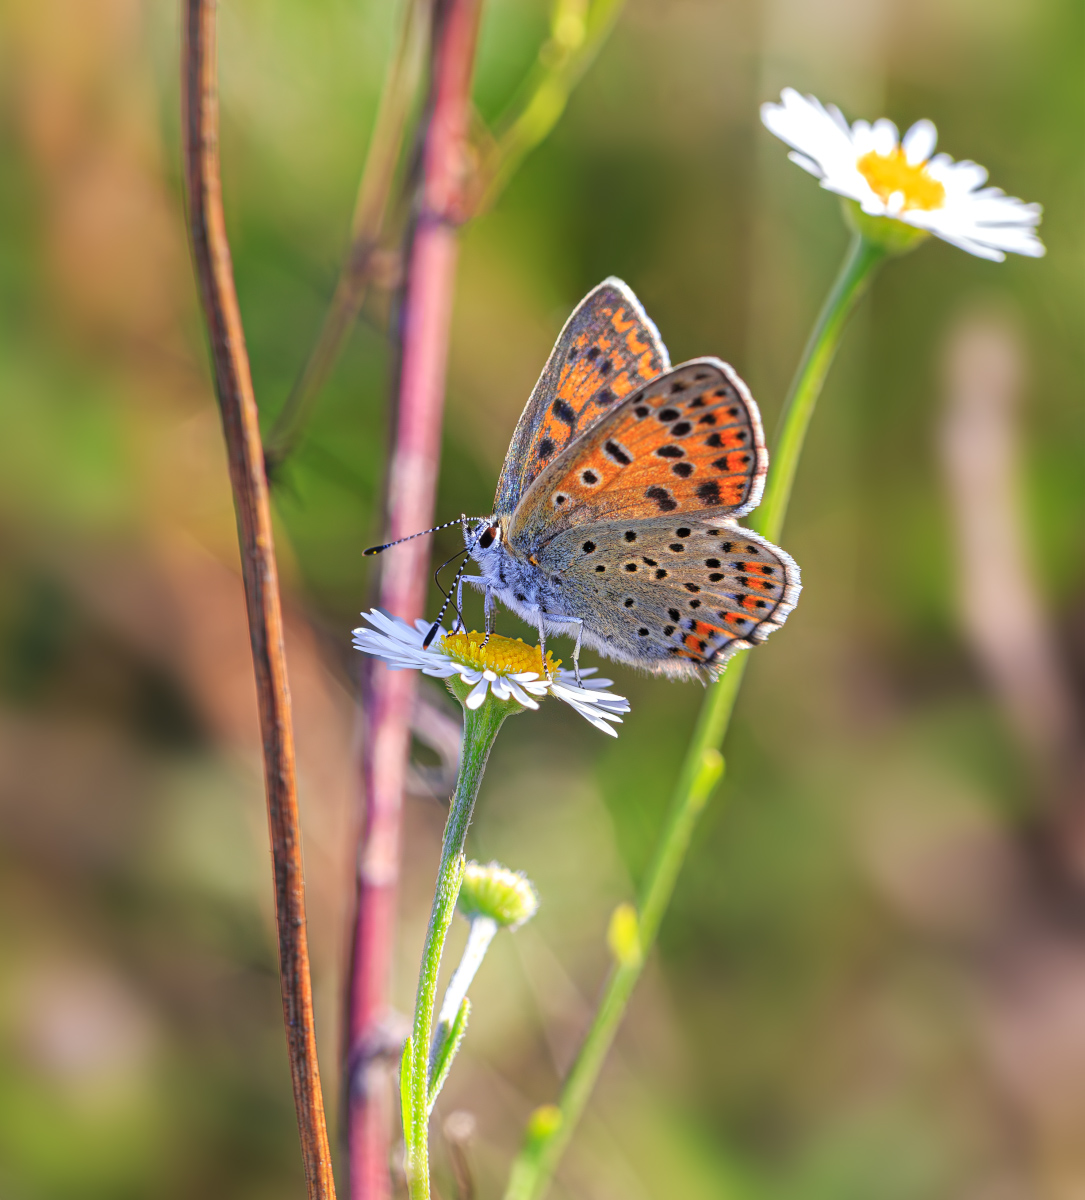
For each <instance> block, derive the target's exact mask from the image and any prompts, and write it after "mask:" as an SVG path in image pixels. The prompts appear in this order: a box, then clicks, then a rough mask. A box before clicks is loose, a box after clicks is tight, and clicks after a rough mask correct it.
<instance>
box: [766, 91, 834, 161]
mask: <svg viewBox="0 0 1085 1200" xmlns="http://www.w3.org/2000/svg"><path fill="white" fill-rule="evenodd" d="M780 98H781V101H782V103H780V104H763V105H762V106H761V120H762V121H763V122H764V124H765V127H766V128H767V129H768V130H769V131H770V132H771V133H774V134H775V135H776V136H777V137H778V138H779V139H780V140H781V141H783V142H787V144H788V145H789V146H791V147H792V149H794V150H797V151H798V152H799V153H800V154H801V155H802V157H803V158H805V159H807V160H809V161H811V162H814V163H816V164H817V165H818V167H819V168H820V172H819V173H828V172H830V171H833V170H839V169H842V168H843V167H844V166H845V165H846V164H847V163H848V162H852V163H854V160H855V151H854V148H853V146H852V140H851V135H850V133H849V132H848V129H847V126H846V125H844V126H841V125H840V124H838V122H837V121H836V120H835V119H834V118H833V116H832V115H831V114H830V113H828V112H826V110H825V109H824V108H823V107H822V105H821V103H820V102H819V101H818V100H816V99H815V98H814V97H813V96H800V95H799V93H798V92H796V91H795V90H794V89H793V88H785V89H784V90H783V92H782V93H781V97H780Z"/></svg>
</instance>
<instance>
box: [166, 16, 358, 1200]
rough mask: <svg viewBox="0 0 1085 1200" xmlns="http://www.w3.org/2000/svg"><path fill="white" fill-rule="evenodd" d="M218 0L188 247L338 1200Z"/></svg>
mask: <svg viewBox="0 0 1085 1200" xmlns="http://www.w3.org/2000/svg"><path fill="white" fill-rule="evenodd" d="M215 8H216V4H215V0H185V3H184V10H183V13H184V48H183V52H182V53H183V58H182V74H181V86H182V125H183V129H184V140H185V145H184V154H185V163H184V166H185V181H186V184H187V190H188V204H189V226H190V231H191V237H192V255H193V259H194V261H195V266H196V275H197V279H198V282H199V290H200V301H201V303H202V305H203V311H204V316H205V318H206V320H207V330H208V336H209V339H210V343H211V365H212V371H213V375H214V381H215V393H216V395H217V396H218V402H219V408H220V410H221V412H222V428H223V433H224V434H225V438H226V451H227V456H228V459H229V465H230V482H231V484H232V485H233V493H234V504H235V507H236V509H237V518H238V525H239V527H240V528H239V540H240V545H241V571H242V577H243V579H244V584H245V602H246V605H247V608H248V616H249V634H250V638H251V642H252V659H253V667H254V670H255V673H256V693H257V697H258V701H259V709H260V731H261V734H262V737H263V748H264V780H265V784H266V787H267V805H268V824H269V827H270V834H271V852H272V860H273V863H274V873H275V917H276V922H277V925H278V935H279V970H280V976H281V982H282V996H283V1019H284V1022H285V1025H286V1041H287V1047H288V1050H289V1055H290V1076H291V1079H292V1081H293V1085H294V1104H295V1107H296V1109H297V1115H298V1129H299V1132H300V1134H301V1149H302V1157H303V1160H304V1164H305V1179H306V1185H307V1190H308V1196H309V1200H334V1197H335V1180H334V1178H333V1176H332V1164H331V1153H330V1150H329V1148H328V1132H327V1126H326V1123H325V1119H324V1100H323V1097H322V1095H321V1090H320V1075H319V1071H318V1068H317V1057H316V1037H315V1034H314V1028H313V994H312V983H311V981H310V978H309V947H308V939H307V937H306V932H305V885H304V882H303V879H302V863H301V829H300V826H299V823H298V797H297V782H296V777H295V763H294V731H293V724H292V721H291V711H290V692H289V688H288V685H287V678H286V659H285V656H284V652H283V617H282V604H281V601H280V599H279V579H278V571H277V568H276V565H275V549H274V545H273V543H272V535H271V510H270V507H269V505H268V487H267V476H266V474H265V472H264V454H263V449H262V447H261V444H260V429H259V425H258V420H257V411H256V398H255V396H254V395H253V389H252V376H251V373H250V371H249V359H248V353H247V352H246V349H245V335H244V331H243V329H242V326H241V312H240V309H239V308H238V303H237V292H236V290H235V288H234V278H233V264H232V262H231V259H230V246H229V242H228V241H227V238H226V221H225V217H224V215H223V211H222V184H221V178H220V174H219V121H218V86H217V52H216V38H215Z"/></svg>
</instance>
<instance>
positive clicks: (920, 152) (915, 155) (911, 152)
mask: <svg viewBox="0 0 1085 1200" xmlns="http://www.w3.org/2000/svg"><path fill="white" fill-rule="evenodd" d="M937 144H938V130H937V129H935V127H934V122H933V121H926V120H924V121H916V123H915V124H914V125H913V126H912V127H911V129H909V130H908V132H907V133H906V134H905V135H904V138H903V140H902V141H901V148H902V149H903V150H904V155H905V157H906V158H907V160H908V162H909V163H911V165H912V166H913V167H916V166H918V165H919V164H920V163H922V162H926V161H927V159H928V158H930V156H931V155H932V154H933V153H934V147H935V146H936V145H937Z"/></svg>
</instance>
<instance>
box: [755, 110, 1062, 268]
mask: <svg viewBox="0 0 1085 1200" xmlns="http://www.w3.org/2000/svg"><path fill="white" fill-rule="evenodd" d="M780 100H781V103H779V104H763V105H762V106H761V120H762V121H763V122H764V123H765V126H766V128H768V130H769V131H770V132H771V133H774V134H775V135H776V136H777V137H778V138H780V140H781V141H784V142H786V143H787V144H788V145H789V146H791V147H793V149H792V152H791V153H790V154H789V155H788V157H789V158H790V159H791V161H792V162H793V163H797V164H798V165H799V166H800V167H802V168H803V170H804V171H809V172H810V174H811V175H813V176H815V177H816V178H818V179H820V180H821V186H822V187H823V188H827V189H828V190H829V191H830V192H836V193H838V194H839V195H841V196H845V197H847V198H848V199H850V200H854V201H856V202H857V203H858V204H859V206H860V208H861V209H862V211H863V212H864V213H866V214H867V215H868V216H872V217H888V218H890V219H892V220H895V221H900V222H903V223H904V224H906V225H910V226H912V227H913V228H914V229H919V230H922V231H923V232H925V233H932V234H934V236H935V237H939V238H941V239H942V240H943V241H946V242H950V243H951V244H952V245H954V246H959V247H960V248H961V249H962V250H967V251H968V252H969V254H975V255H977V256H978V257H980V258H989V259H992V260H993V261H995V262H1002V261H1003V259H1004V258H1005V257H1006V253H1005V252H1007V251H1008V252H1010V253H1012V254H1027V255H1029V256H1030V257H1032V258H1039V257H1040V256H1041V255H1043V254H1044V244H1043V242H1041V241H1040V239H1039V238H1038V237H1037V236H1036V233H1035V228H1036V226H1037V225H1039V223H1040V215H1041V212H1042V209H1041V207H1040V205H1039V204H1025V203H1024V201H1022V200H1018V199H1017V198H1016V197H1014V196H1007V195H1006V194H1005V192H1003V191H1002V189H1001V188H994V187H984V186H983V185H984V184H985V183H986V182H987V171H986V170H985V169H984V168H983V167H981V166H979V165H978V164H977V163H974V162H968V161H964V162H954V161H953V159H951V158H950V157H949V155H948V154H934V147H935V143H936V141H937V138H938V132H937V130H936V129H935V127H934V125H933V124H932V123H931V122H930V121H917V122H916V123H915V124H914V125H913V126H912V127H911V129H909V130H908V132H907V133H906V134H905V135H904V137H903V138H901V137H900V135H899V133H898V132H897V127H896V126H895V125H894V124H893V122H892V121H887V120H886V119H885V118H882V119H881V120H878V121H875V122H874V124H873V125H871V124H870V123H869V122H868V121H856V122H855V123H854V124H853V125H851V126H850V127H849V125H848V123H847V121H846V120H845V119H844V116H843V114H842V113H841V112H840V109H838V108H837V107H836V106H835V105H833V104H830V105H828V106H825V105H822V103H821V101H820V100H817V99H816V98H815V97H813V96H800V95H799V93H798V92H796V91H795V90H794V88H784V90H783V92H782V93H781V94H780ZM932 155H933V157H931V156H932Z"/></svg>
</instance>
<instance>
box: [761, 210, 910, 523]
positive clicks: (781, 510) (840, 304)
mask: <svg viewBox="0 0 1085 1200" xmlns="http://www.w3.org/2000/svg"><path fill="white" fill-rule="evenodd" d="M888 253H889V251H888V250H887V249H886V248H885V247H884V246H880V245H878V244H877V243H876V242H872V241H870V240H868V239H867V238H865V237H863V235H862V234H861V233H854V234H853V235H852V239H851V245H850V246H849V247H848V252H847V255H846V256H845V258H844V262H843V265H842V266H841V268H840V273H839V274H838V275H837V277H836V280H835V281H834V283H833V286H832V288H831V290H830V292H829V295H828V296H827V297H826V299H825V303H824V305H823V306H822V309H821V312H820V313H819V314H818V319H817V322H816V324H815V325H814V328H813V331H812V332H811V334H810V338H809V341H807V343H806V347H805V349H804V350H803V352H802V358H801V359H800V360H799V366H798V369H797V370H796V371H795V375H794V378H793V379H792V381H791V388H790V390H789V391H788V394H787V399H786V400H785V401H784V407H783V411H782V412H781V413H780V423H779V425H778V426H777V434H776V445H775V446H774V447H773V450H772V459H771V470H770V472H769V478H768V483H767V484H766V486H765V495H764V497H763V498H762V500H761V504H760V506H759V507H758V509H757V511H756V513H755V514H754V515H753V516H751V517H750V525H751V526H752V527H753V528H754V529H756V530H757V532H758V533H763V534H764V535H765V537H767V538H768V539H769V541H776V539H777V538H778V537H779V536H780V533H781V531H782V529H783V526H784V517H785V516H786V514H787V505H788V501H789V500H790V499H791V488H792V485H793V484H794V482H795V472H796V471H797V470H798V467H799V458H800V457H801V455H802V448H803V443H804V442H805V441H806V431H807V429H808V428H809V427H810V418H811V417H812V416H813V415H814V406H815V405H816V404H817V401H818V396H820V395H821V389H822V386H823V385H824V383H825V376H826V375H827V374H828V373H829V367H830V366H832V362H833V359H834V358H835V357H836V351H837V349H838V347H839V346H840V338H841V335H842V334H843V332H844V326H845V325H847V323H848V318H849V317H850V316H851V314H852V310H853V309H854V308H855V304H856V301H857V300H858V299H859V298H860V297H861V296H862V294H863V293H864V292H865V291H866V288H867V284H868V283H869V282H870V278H871V275H872V274H873V272H874V269H875V267H877V266H878V264H879V263H880V262H881V261H882V259H883V258H885V257H886V255H887V254H888Z"/></svg>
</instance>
